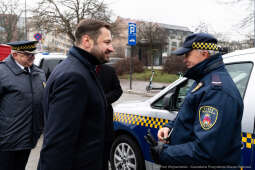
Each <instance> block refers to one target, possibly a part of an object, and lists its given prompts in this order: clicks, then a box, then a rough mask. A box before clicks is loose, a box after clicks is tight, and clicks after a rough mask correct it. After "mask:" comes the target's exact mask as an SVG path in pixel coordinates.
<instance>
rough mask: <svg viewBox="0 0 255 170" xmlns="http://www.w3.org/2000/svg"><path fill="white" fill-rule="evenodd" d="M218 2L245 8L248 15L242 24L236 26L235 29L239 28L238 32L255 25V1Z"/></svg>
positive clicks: (234, 0)
mask: <svg viewBox="0 0 255 170" xmlns="http://www.w3.org/2000/svg"><path fill="white" fill-rule="evenodd" d="M216 1H217V3H218V4H221V5H238V6H244V7H245V11H246V15H245V16H244V17H243V18H242V19H241V20H240V22H238V23H237V24H236V25H234V28H237V31H238V30H243V29H245V28H248V27H252V24H254V20H255V9H254V3H255V1H254V0H225V1H222V0H216ZM253 34H254V33H253Z"/></svg>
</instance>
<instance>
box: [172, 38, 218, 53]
mask: <svg viewBox="0 0 255 170" xmlns="http://www.w3.org/2000/svg"><path fill="white" fill-rule="evenodd" d="M217 42H218V40H217V39H216V38H215V37H214V36H212V35H210V34H207V33H194V34H191V35H189V36H187V37H186V39H185V40H184V42H183V46H182V47H181V48H179V49H177V50H175V51H173V52H172V54H176V55H183V54H186V53H188V52H189V51H191V50H193V49H201V50H214V51H218V50H219V49H218V46H217Z"/></svg>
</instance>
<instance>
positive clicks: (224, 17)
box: [22, 0, 253, 40]
mask: <svg viewBox="0 0 255 170" xmlns="http://www.w3.org/2000/svg"><path fill="white" fill-rule="evenodd" d="M22 1H23V0H22ZM28 1H29V0H27V2H28ZM38 1H39V0H33V1H32V3H30V2H29V4H28V5H30V6H31V5H33V3H35V2H38ZM229 1H235V0H104V2H105V3H106V4H107V5H108V7H109V8H110V9H111V10H112V11H113V12H114V14H115V17H116V16H121V17H124V18H131V19H139V20H145V21H152V22H160V23H166V24H171V25H179V26H186V27H189V28H190V29H191V31H193V30H192V29H194V27H196V26H197V25H198V24H199V23H200V22H204V23H206V24H207V25H208V26H209V28H210V31H211V32H220V33H224V35H225V36H226V37H227V38H229V39H232V40H233V39H236V40H240V39H242V38H243V36H242V35H243V34H247V33H248V32H251V31H253V24H251V25H250V26H249V27H248V28H246V29H239V28H238V26H239V25H238V23H240V20H241V19H242V18H243V17H245V16H247V14H248V12H249V11H251V10H253V4H249V2H250V1H251V0H242V1H241V2H240V3H235V4H232V5H224V4H222V2H229ZM240 30H241V31H240Z"/></svg>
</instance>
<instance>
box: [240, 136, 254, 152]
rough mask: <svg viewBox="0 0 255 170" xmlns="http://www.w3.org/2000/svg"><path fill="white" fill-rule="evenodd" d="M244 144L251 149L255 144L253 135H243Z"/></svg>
mask: <svg viewBox="0 0 255 170" xmlns="http://www.w3.org/2000/svg"><path fill="white" fill-rule="evenodd" d="M242 142H243V144H244V147H245V148H247V149H251V148H252V145H253V144H255V140H254V137H252V134H251V133H242Z"/></svg>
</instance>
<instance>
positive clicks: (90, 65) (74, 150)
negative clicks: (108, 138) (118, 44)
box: [38, 47, 106, 170]
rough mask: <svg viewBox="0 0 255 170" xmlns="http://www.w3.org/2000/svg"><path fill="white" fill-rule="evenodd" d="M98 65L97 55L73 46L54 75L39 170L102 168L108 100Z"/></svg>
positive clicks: (47, 99)
mask: <svg viewBox="0 0 255 170" xmlns="http://www.w3.org/2000/svg"><path fill="white" fill-rule="evenodd" d="M96 64H98V61H97V60H96V59H95V57H94V56H92V55H91V54H89V53H87V52H86V51H84V50H82V49H80V48H78V47H72V48H71V49H70V51H69V54H68V58H67V59H65V60H64V61H62V62H61V63H60V64H59V65H58V66H57V67H56V68H55V69H54V71H53V72H52V74H51V75H50V77H49V79H48V82H47V85H46V90H45V94H44V101H43V102H44V111H45V132H44V143H43V148H42V150H41V155H40V161H39V165H38V170H85V169H86V170H101V169H102V166H103V154H102V152H103V150H104V127H105V110H106V101H105V98H104V92H103V89H102V87H101V85H100V82H99V81H98V80H97V78H96V73H95V65H96Z"/></svg>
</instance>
